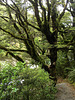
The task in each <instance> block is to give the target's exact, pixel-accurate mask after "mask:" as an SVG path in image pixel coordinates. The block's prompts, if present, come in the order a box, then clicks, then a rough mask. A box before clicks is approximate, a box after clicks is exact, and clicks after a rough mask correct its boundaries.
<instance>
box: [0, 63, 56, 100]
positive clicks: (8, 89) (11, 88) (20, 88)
mask: <svg viewBox="0 0 75 100" xmlns="http://www.w3.org/2000/svg"><path fill="white" fill-rule="evenodd" d="M0 83H1V84H0V100H50V99H51V100H54V94H55V92H56V89H55V88H54V87H53V81H52V80H50V79H49V75H48V73H47V72H45V71H44V70H42V69H40V68H39V67H38V68H34V69H32V68H31V67H30V66H26V65H25V64H23V63H21V62H18V63H17V65H16V66H14V67H13V66H11V65H6V66H5V67H4V68H2V69H1V71H0Z"/></svg>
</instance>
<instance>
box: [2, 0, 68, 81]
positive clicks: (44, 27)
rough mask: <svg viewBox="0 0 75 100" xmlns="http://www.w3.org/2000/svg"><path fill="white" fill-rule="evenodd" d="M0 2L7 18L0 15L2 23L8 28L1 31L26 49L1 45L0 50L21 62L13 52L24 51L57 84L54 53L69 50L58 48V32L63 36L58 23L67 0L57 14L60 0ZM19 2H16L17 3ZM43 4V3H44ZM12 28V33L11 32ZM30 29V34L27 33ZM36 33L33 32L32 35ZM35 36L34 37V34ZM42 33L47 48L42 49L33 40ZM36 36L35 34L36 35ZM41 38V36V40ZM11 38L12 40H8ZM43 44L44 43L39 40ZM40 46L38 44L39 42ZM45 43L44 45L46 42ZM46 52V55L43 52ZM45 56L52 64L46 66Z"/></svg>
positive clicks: (62, 30)
mask: <svg viewBox="0 0 75 100" xmlns="http://www.w3.org/2000/svg"><path fill="white" fill-rule="evenodd" d="M10 1H11V3H9V2H8V0H0V5H1V6H4V7H5V8H6V10H5V12H7V15H6V14H5V15H0V18H1V19H2V21H3V20H4V21H5V23H7V24H8V25H10V26H9V27H8V28H7V27H3V25H1V26H0V30H1V32H2V31H3V32H4V33H5V34H6V35H7V36H8V35H10V36H11V37H13V38H14V40H15V39H17V41H21V43H23V45H25V47H26V49H24V50H23V49H13V48H9V47H4V46H3V45H0V49H3V50H5V51H7V54H10V55H11V56H12V57H14V58H15V59H17V60H18V61H21V62H24V60H23V59H22V58H21V57H20V56H18V55H15V54H14V53H13V51H15V52H16V51H18V52H26V53H28V54H29V55H30V57H31V58H32V59H34V60H35V61H36V62H39V63H41V64H42V68H44V69H45V71H47V72H48V73H49V74H50V76H52V79H53V80H54V81H56V60H57V51H58V50H59V49H69V47H68V46H65V47H64V46H63V47H58V34H59V32H60V33H61V34H62V33H65V31H64V28H63V26H64V25H61V24H60V21H61V19H62V17H63V16H64V13H65V10H66V8H67V4H68V2H69V0H66V3H64V7H63V11H62V12H61V13H60V14H59V12H58V10H57V7H58V5H60V4H61V0H46V1H43V0H24V2H22V1H19V0H10ZM18 1H19V2H18ZM44 3H45V4H44ZM30 9H32V11H33V16H35V17H33V19H34V20H32V21H30V19H29V16H28V12H29V10H30ZM12 29H13V30H12ZM30 30H32V31H30ZM35 31H36V32H35ZM31 32H32V34H31ZM33 32H34V33H35V35H33V34H34V33H33ZM38 33H40V34H41V36H44V37H46V38H45V39H46V40H47V42H48V44H49V47H47V48H46V49H44V48H43V47H40V46H39V45H36V41H35V37H36V36H37V35H38ZM36 34H37V35H36ZM42 38H43V37H41V41H42V40H43V39H42ZM10 39H11V38H10ZM42 42H43V41H42ZM39 43H41V42H40V41H39ZM45 43H46V42H45ZM47 51H48V54H46V52H47ZM44 56H45V57H48V59H49V60H50V61H51V65H47V64H46V63H45V59H44Z"/></svg>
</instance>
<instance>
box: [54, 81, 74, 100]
mask: <svg viewBox="0 0 75 100" xmlns="http://www.w3.org/2000/svg"><path fill="white" fill-rule="evenodd" d="M56 87H57V90H58V92H57V94H56V99H55V100H75V87H73V86H72V85H71V84H69V83H68V82H67V81H63V80H58V82H57V85H56Z"/></svg>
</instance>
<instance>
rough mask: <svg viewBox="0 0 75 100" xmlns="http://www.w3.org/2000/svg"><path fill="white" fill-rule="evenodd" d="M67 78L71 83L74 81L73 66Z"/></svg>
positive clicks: (74, 72)
mask: <svg viewBox="0 0 75 100" xmlns="http://www.w3.org/2000/svg"><path fill="white" fill-rule="evenodd" d="M68 79H69V80H70V82H71V83H75V68H74V69H72V71H71V72H70V73H69V75H68Z"/></svg>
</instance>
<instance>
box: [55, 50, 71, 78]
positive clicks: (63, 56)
mask: <svg viewBox="0 0 75 100" xmlns="http://www.w3.org/2000/svg"><path fill="white" fill-rule="evenodd" d="M56 70H57V75H59V76H62V77H63V78H65V77H67V75H68V72H69V71H70V70H71V67H70V62H69V59H68V57H67V52H66V51H64V52H62V51H59V52H58V58H57V65H56Z"/></svg>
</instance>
